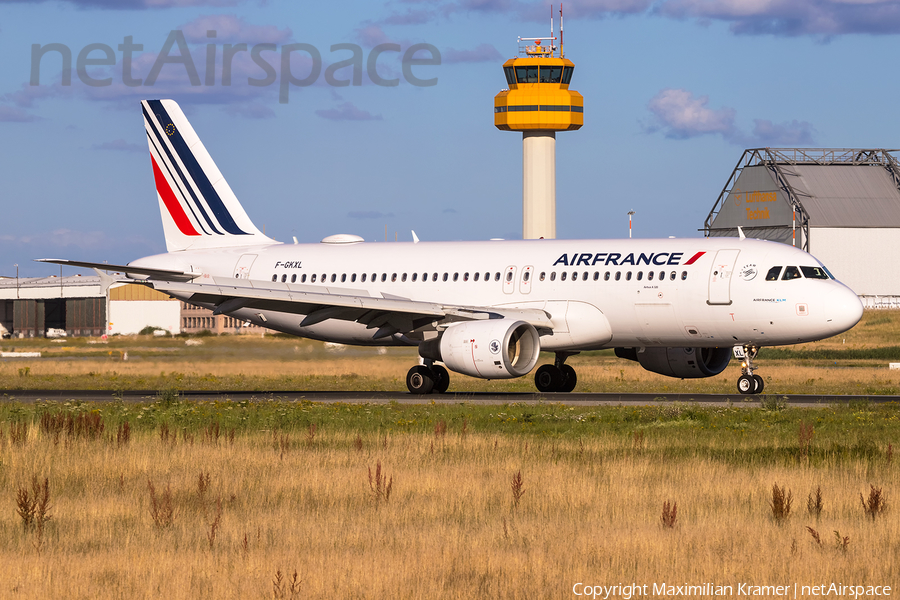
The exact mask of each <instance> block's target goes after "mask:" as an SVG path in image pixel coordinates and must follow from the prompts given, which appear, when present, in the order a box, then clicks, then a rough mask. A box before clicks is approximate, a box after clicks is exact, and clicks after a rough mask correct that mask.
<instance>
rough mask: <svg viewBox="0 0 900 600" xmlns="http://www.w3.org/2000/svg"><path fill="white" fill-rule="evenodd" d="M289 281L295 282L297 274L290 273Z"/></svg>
mask: <svg viewBox="0 0 900 600" xmlns="http://www.w3.org/2000/svg"><path fill="white" fill-rule="evenodd" d="M291 283H297V274H296V273H295V274H293V275H291Z"/></svg>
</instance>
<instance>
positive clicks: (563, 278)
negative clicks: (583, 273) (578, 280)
mask: <svg viewBox="0 0 900 600" xmlns="http://www.w3.org/2000/svg"><path fill="white" fill-rule="evenodd" d="M567 275H568V273H566V272H565V271H563V272H562V274H561V275H560V276H559V280H560V281H565V280H566V276H567Z"/></svg>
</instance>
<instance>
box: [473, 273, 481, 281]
mask: <svg viewBox="0 0 900 600" xmlns="http://www.w3.org/2000/svg"><path fill="white" fill-rule="evenodd" d="M480 276H481V273H475V275H474V276H473V277H472V281H478V278H479V277H480Z"/></svg>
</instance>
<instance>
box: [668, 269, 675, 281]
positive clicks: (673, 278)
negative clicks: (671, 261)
mask: <svg viewBox="0 0 900 600" xmlns="http://www.w3.org/2000/svg"><path fill="white" fill-rule="evenodd" d="M669 279H670V280H672V281H675V271H672V272H671V273H669Z"/></svg>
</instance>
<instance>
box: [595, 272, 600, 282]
mask: <svg viewBox="0 0 900 600" xmlns="http://www.w3.org/2000/svg"><path fill="white" fill-rule="evenodd" d="M599 279H600V271H594V281H598V280H599Z"/></svg>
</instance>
